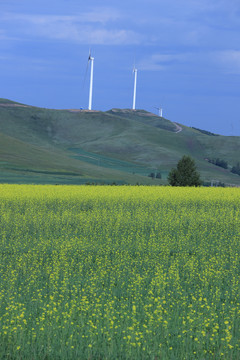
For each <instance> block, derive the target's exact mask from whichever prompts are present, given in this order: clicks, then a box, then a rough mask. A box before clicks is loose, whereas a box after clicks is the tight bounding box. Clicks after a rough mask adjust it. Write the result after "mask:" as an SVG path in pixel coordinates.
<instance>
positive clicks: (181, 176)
mask: <svg viewBox="0 0 240 360" xmlns="http://www.w3.org/2000/svg"><path fill="white" fill-rule="evenodd" d="M168 182H169V184H170V185H172V186H200V185H201V184H202V181H201V179H200V174H199V172H198V171H197V169H196V165H195V161H194V160H193V159H192V158H191V157H190V156H186V155H184V156H183V157H182V159H181V160H179V162H178V164H177V168H173V169H172V170H171V171H170V173H169V174H168Z"/></svg>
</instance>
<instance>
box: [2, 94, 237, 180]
mask: <svg viewBox="0 0 240 360" xmlns="http://www.w3.org/2000/svg"><path fill="white" fill-rule="evenodd" d="M214 135H215V134H212V133H209V132H208V131H204V130H200V129H193V128H189V127H186V126H184V125H181V124H176V123H173V122H171V121H169V120H167V119H164V118H160V117H158V116H156V115H155V114H151V113H148V112H146V111H144V110H135V111H133V110H129V109H112V110H110V111H107V112H100V111H86V110H74V109H72V110H52V109H44V108H37V107H33V106H27V105H24V104H19V103H16V102H14V101H10V100H6V99H0V181H1V182H17V183H59V184H60V183H74V184H81V183H86V182H98V183H112V182H116V183H130V184H136V183H141V184H164V183H166V178H167V174H168V172H169V170H170V169H171V168H172V167H173V166H175V165H176V164H177V162H178V160H179V159H180V158H181V157H182V156H183V155H184V154H186V155H190V156H192V157H193V158H194V159H195V161H196V164H197V167H198V170H199V171H200V173H201V177H202V179H203V180H204V181H206V182H209V181H211V180H218V181H221V182H224V183H226V184H233V185H240V176H238V175H235V174H232V173H231V172H230V171H229V169H223V168H221V167H218V166H216V165H214V164H212V163H209V162H208V161H207V160H206V159H214V158H221V159H223V160H225V161H227V162H228V164H229V166H230V167H231V166H233V165H235V164H237V162H238V161H239V156H238V153H239V148H240V137H230V136H220V135H219V136H214ZM151 172H155V173H156V172H161V174H162V179H161V180H159V179H154V180H152V179H151V178H150V177H149V176H148V175H149V174H150V173H151Z"/></svg>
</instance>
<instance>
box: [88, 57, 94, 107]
mask: <svg viewBox="0 0 240 360" xmlns="http://www.w3.org/2000/svg"><path fill="white" fill-rule="evenodd" d="M89 61H90V62H91V72H90V87H89V103H88V110H92V91H93V62H94V57H92V56H91V51H90V52H89V56H88V63H89Z"/></svg>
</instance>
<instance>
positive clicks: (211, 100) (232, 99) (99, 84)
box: [0, 0, 240, 135]
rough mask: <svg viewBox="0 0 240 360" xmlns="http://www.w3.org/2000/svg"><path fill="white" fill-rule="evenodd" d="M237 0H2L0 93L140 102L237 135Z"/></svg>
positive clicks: (101, 106) (62, 103)
mask: <svg viewBox="0 0 240 360" xmlns="http://www.w3.org/2000/svg"><path fill="white" fill-rule="evenodd" d="M239 38H240V1H239V0H138V1H136V0H121V1H119V0H117V1H115V0H111V1H110V0H103V1H98V0H92V1H91V2H90V1H82V0H48V1H46V0H0V97H3V98H8V99H11V100H16V101H19V102H23V103H26V104H30V105H35V106H41V107H47V108H59V109H61V108H80V107H83V108H87V106H88V86H89V73H88V76H87V77H86V81H85V82H84V77H85V72H86V66H87V59H88V52H89V48H91V51H92V56H94V58H95V62H94V89H93V109H95V110H109V109H111V108H131V106H132V96H133V94H132V93H133V73H132V69H133V65H134V62H135V64H136V67H137V68H138V86H137V102H136V107H137V108H139V109H145V110H148V111H151V112H157V110H156V109H155V108H154V107H159V106H162V107H163V115H164V116H165V117H166V118H168V119H170V120H172V121H176V122H180V123H182V124H185V125H188V126H194V127H198V128H201V129H206V130H209V131H213V132H216V133H220V134H224V135H240V41H239Z"/></svg>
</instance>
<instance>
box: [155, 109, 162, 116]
mask: <svg viewBox="0 0 240 360" xmlns="http://www.w3.org/2000/svg"><path fill="white" fill-rule="evenodd" d="M155 109H157V110H158V116H160V117H163V109H162V108H161V107H160V108H159V107H155Z"/></svg>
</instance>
